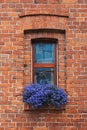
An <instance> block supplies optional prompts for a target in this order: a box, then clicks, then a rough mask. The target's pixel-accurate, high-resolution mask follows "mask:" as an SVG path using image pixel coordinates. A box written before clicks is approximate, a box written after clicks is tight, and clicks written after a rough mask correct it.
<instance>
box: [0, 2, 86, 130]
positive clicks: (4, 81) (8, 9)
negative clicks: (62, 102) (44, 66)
mask: <svg viewBox="0 0 87 130" xmlns="http://www.w3.org/2000/svg"><path fill="white" fill-rule="evenodd" d="M40 37H48V38H57V39H58V40H59V46H58V52H59V55H58V60H59V64H58V66H57V67H58V85H59V86H60V87H61V88H63V89H66V91H67V93H68V104H67V105H66V107H65V109H64V110H60V111H55V110H53V111H46V110H43V111H41V112H40V111H25V106H24V103H23V102H22V96H21V95H22V91H23V88H24V86H25V85H26V84H28V83H31V82H32V75H31V69H30V67H32V64H31V60H32V59H31V51H32V49H31V39H32V38H40ZM25 63H27V64H28V66H27V67H24V64H25ZM86 86H87V0H0V130H87V88H86Z"/></svg>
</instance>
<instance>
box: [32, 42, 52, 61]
mask: <svg viewBox="0 0 87 130" xmlns="http://www.w3.org/2000/svg"><path fill="white" fill-rule="evenodd" d="M34 52H35V53H34V62H35V63H54V44H48V43H44V44H43V43H36V44H35V48H34Z"/></svg>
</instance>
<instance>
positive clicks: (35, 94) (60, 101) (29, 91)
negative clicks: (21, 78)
mask: <svg viewBox="0 0 87 130" xmlns="http://www.w3.org/2000/svg"><path fill="white" fill-rule="evenodd" d="M23 102H25V103H28V104H29V105H31V106H32V107H33V108H40V107H42V106H44V105H46V104H48V105H52V106H54V107H55V108H59V107H61V106H62V105H64V104H66V103H67V94H66V93H65V92H64V90H62V89H61V88H58V87H56V86H54V85H50V84H45V85H44V84H30V85H28V86H27V87H25V89H24V92H23Z"/></svg>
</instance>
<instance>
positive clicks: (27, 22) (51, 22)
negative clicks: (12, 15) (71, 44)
mask: <svg viewBox="0 0 87 130" xmlns="http://www.w3.org/2000/svg"><path fill="white" fill-rule="evenodd" d="M66 22H67V18H66V17H59V16H53V15H51V16H50V15H49V16H48V15H35V16H27V17H23V18H22V19H21V26H22V29H23V30H33V29H38V30H39V29H49V30H50V29H51V30H52V29H53V30H54V29H58V30H66Z"/></svg>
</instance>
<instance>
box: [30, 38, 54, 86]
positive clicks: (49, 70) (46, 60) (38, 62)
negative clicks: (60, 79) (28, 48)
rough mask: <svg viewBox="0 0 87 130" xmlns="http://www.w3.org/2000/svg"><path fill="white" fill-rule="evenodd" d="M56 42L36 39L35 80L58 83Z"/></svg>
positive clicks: (34, 54)
mask: <svg viewBox="0 0 87 130" xmlns="http://www.w3.org/2000/svg"><path fill="white" fill-rule="evenodd" d="M55 43H56V42H55V41H49V40H36V41H34V42H33V44H32V46H33V82H34V83H39V84H56V44H55Z"/></svg>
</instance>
